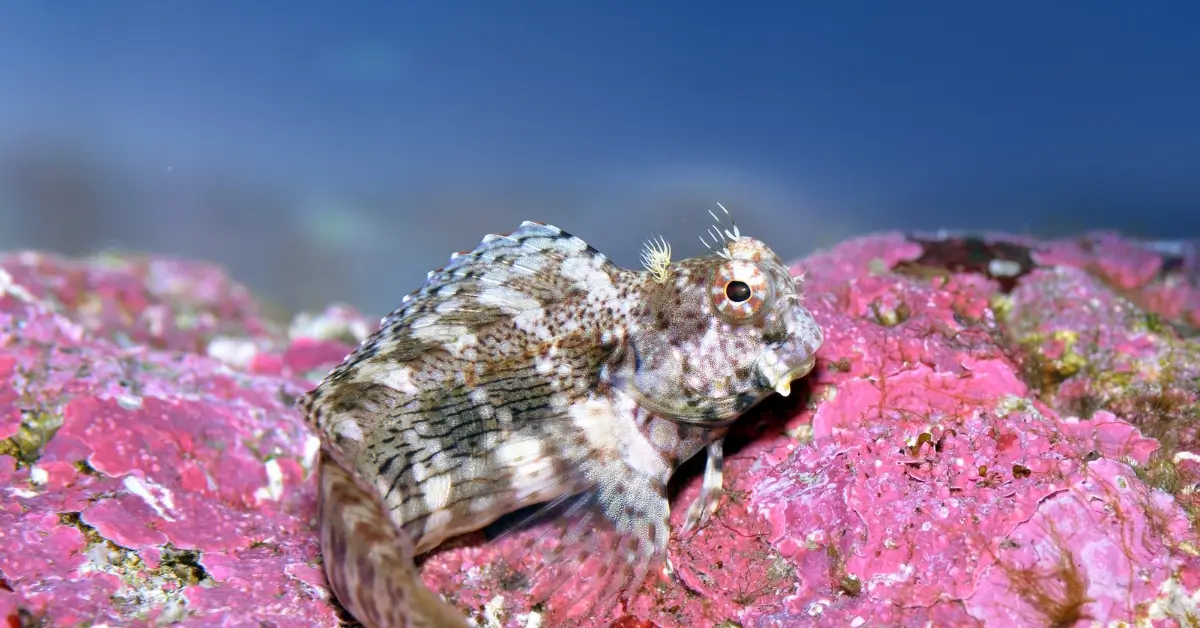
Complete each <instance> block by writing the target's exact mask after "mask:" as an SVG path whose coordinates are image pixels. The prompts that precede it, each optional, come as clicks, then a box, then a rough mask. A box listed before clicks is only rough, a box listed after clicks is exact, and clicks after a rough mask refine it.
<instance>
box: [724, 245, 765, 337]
mask: <svg viewBox="0 0 1200 628" xmlns="http://www.w3.org/2000/svg"><path fill="white" fill-rule="evenodd" d="M709 293H710V296H711V297H712V304H713V308H714V309H715V310H716V311H717V314H718V315H720V316H721V317H722V318H724V319H725V320H727V321H729V322H731V323H743V322H746V321H749V320H751V319H753V318H755V317H756V316H757V315H758V314H759V313H760V312H762V311H763V310H764V309H765V306H766V305H767V303H768V301H770V299H771V296H772V291H771V284H770V282H769V281H768V280H767V274H766V273H765V272H763V270H762V269H761V268H759V267H758V265H757V264H754V263H753V262H749V261H745V260H728V261H726V262H724V263H722V264H721V265H719V266H717V268H716V270H714V271H713V276H712V283H711V284H710V286H709Z"/></svg>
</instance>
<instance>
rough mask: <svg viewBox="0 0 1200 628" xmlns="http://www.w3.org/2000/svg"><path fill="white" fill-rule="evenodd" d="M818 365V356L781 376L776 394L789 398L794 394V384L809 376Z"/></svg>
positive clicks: (777, 383) (776, 385)
mask: <svg viewBox="0 0 1200 628" xmlns="http://www.w3.org/2000/svg"><path fill="white" fill-rule="evenodd" d="M816 363H817V359H816V356H812V357H809V358H808V359H807V360H805V361H803V362H801V363H800V364H798V365H796V366H795V367H793V368H792V369H791V370H789V371H788V372H786V373H784V374H783V375H781V376H780V377H779V379H777V380H775V392H777V393H779V394H780V395H783V396H784V397H786V396H788V395H789V394H790V393H791V392H792V382H793V381H795V380H797V379H800V378H801V377H804V376H805V375H808V373H809V371H811V370H813V366H814V365H816Z"/></svg>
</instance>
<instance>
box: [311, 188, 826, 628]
mask: <svg viewBox="0 0 1200 628" xmlns="http://www.w3.org/2000/svg"><path fill="white" fill-rule="evenodd" d="M718 207H719V208H720V209H721V210H722V211H723V212H724V218H721V217H720V216H718V215H717V214H716V213H715V212H712V211H710V212H709V213H710V214H711V215H712V216H713V218H714V220H716V224H715V225H714V226H713V227H712V228H710V229H709V230H708V235H709V239H705V237H704V236H701V241H702V242H704V244H705V246H706V247H707V249H708V252H707V253H706V254H703V255H698V256H695V257H691V258H687V259H682V260H678V261H673V260H672V259H671V255H672V252H671V246H670V244H669V243H668V242H667V241H666V239H665V238H662V237H659V238H657V239H655V240H651V241H648V242H647V243H646V245H645V248H644V249H643V252H642V264H643V267H642V268H641V269H627V268H623V267H621V266H618V265H617V264H615V263H614V262H613V261H611V260H610V259H609V258H608V257H606V256H605V255H604V254H602V253H601V252H599V251H598V250H596V249H595V248H593V247H592V246H591V245H589V244H588V243H587V242H585V241H584V240H582V239H580V238H578V237H576V236H574V235H571V234H570V233H567V232H566V231H563V230H562V229H560V228H558V227H555V226H553V225H549V224H545V223H541V222H534V221H526V222H523V223H521V225H520V226H519V228H517V229H516V230H514V231H512V232H510V233H507V234H493V235H488V236H486V237H484V238H483V240H482V241H481V242H480V243H479V245H478V246H476V247H475V248H474V249H472V250H469V251H463V252H459V253H455V254H454V255H452V256H451V259H450V261H449V263H447V264H446V265H445V266H444V267H442V268H440V269H437V270H434V271H432V272H430V273H429V274H428V276H427V278H426V280H425V282H424V283H423V285H421V286H420V287H419V288H417V289H416V290H414V291H413V292H411V293H409V294H408V295H407V296H405V297H404V298H403V299H402V302H401V304H400V305H399V307H397V308H396V309H395V310H394V311H393V312H391V313H390V314H389V315H387V316H386V317H384V318H383V319H382V320H381V321H380V325H379V328H378V329H377V330H375V332H374V333H373V334H371V335H370V336H369V337H367V338H366V339H365V340H364V341H363V342H362V343H361V344H360V346H359V347H358V348H356V349H355V350H354V351H353V352H352V353H351V354H350V355H348V356H347V357H346V359H345V360H344V361H343V362H342V363H341V364H339V365H338V366H336V367H335V368H333V369H332V370H331V371H330V372H329V373H328V374H327V375H326V376H325V378H324V379H323V380H322V381H321V382H320V383H319V384H318V385H316V387H315V388H313V389H312V390H310V391H308V392H307V393H306V394H305V395H303V396H302V397H301V398H300V399H299V401H298V403H299V406H300V409H301V411H302V412H303V414H304V415H305V417H306V421H307V422H308V425H309V426H310V427H311V428H312V429H313V430H314V431H315V432H316V434H317V435H318V436H319V437H320V440H321V448H320V455H319V462H318V465H317V475H318V480H317V485H318V486H317V490H318V503H319V505H318V520H319V533H320V546H321V553H322V560H323V567H324V572H325V576H326V579H327V581H328V584H329V588H330V590H331V591H332V593H333V595H334V597H335V598H336V599H337V601H338V602H339V604H340V605H341V606H342V607H343V608H344V609H345V610H346V612H348V613H349V614H350V615H352V616H353V617H354V618H355V619H356V620H357V621H358V622H360V623H362V624H363V625H364V626H368V627H371V628H393V627H425V626H452V627H462V626H467V625H469V624H468V622H467V615H466V614H465V613H464V612H463V611H462V610H460V609H458V608H455V607H454V606H453V605H451V604H450V603H448V602H447V601H446V600H444V599H443V598H442V597H441V596H439V595H437V594H436V593H434V592H433V591H432V590H430V589H429V588H428V587H427V586H426V585H425V583H424V582H423V581H422V579H421V577H420V573H419V569H418V567H417V566H416V559H417V557H419V556H421V555H423V554H425V553H427V552H429V551H430V550H432V549H434V548H436V547H438V546H439V545H441V544H442V543H444V542H445V541H447V540H448V539H450V538H453V537H455V536H458V535H462V534H466V533H468V532H472V531H477V530H480V529H483V528H485V527H486V526H489V525H491V524H493V523H494V522H496V521H497V520H498V519H500V518H501V517H504V516H506V515H509V514H510V513H514V512H516V511H519V510H522V509H526V508H530V507H535V506H538V505H541V506H543V507H547V506H548V505H555V504H560V505H561V504H565V503H570V504H571V508H572V509H573V510H572V516H573V517H574V519H573V520H574V521H575V522H576V523H575V524H574V525H573V528H572V529H573V531H574V532H575V534H574V535H573V536H571V537H570V540H572V542H575V543H582V544H583V545H581V547H586V548H588V549H587V551H585V552H582V554H587V555H590V556H591V557H592V558H593V559H595V558H598V559H600V560H601V561H602V565H603V567H604V568H603V572H604V573H603V574H602V575H603V578H602V580H603V581H604V582H602V583H601V584H598V585H597V587H598V588H597V589H596V590H595V591H594V599H595V600H608V599H612V596H614V595H620V594H628V593H629V592H631V591H635V590H636V588H637V587H639V586H640V585H641V584H642V583H643V582H644V580H645V578H646V577H647V575H648V574H649V573H651V571H653V570H654V569H656V568H659V567H661V568H662V569H663V570H664V571H665V572H667V573H672V571H671V570H672V569H673V568H672V567H671V565H670V561H669V560H668V559H667V556H666V553H667V546H668V543H669V541H670V539H671V529H670V525H669V516H670V504H669V502H668V498H667V483H668V481H669V480H670V478H671V476H672V474H673V473H674V472H675V470H676V469H678V468H679V466H680V465H681V464H683V463H684V462H686V461H687V460H689V459H690V458H692V457H694V456H696V455H698V454H699V453H700V452H701V451H704V452H706V456H707V461H706V465H705V469H704V475H703V480H702V486H701V491H700V494H699V496H698V497H697V498H696V500H695V501H694V502H693V503H692V504H691V505H690V507H689V509H688V511H687V514H686V517H685V523H684V526H683V529H682V531H681V532H680V533H681V534H685V535H686V534H689V533H694V531H695V530H697V529H699V528H700V527H702V526H704V525H705V524H706V523H707V521H708V520H709V518H710V517H711V516H712V515H713V513H714V511H715V509H716V508H717V506H718V504H719V501H720V495H721V492H722V489H723V474H722V462H723V443H724V438H725V436H726V434H727V433H728V430H729V428H730V426H731V425H732V424H733V423H734V422H735V421H736V420H737V419H738V418H739V417H741V416H742V415H744V414H745V413H746V412H747V411H748V410H750V409H751V408H753V407H755V406H756V405H758V404H759V403H760V402H762V401H763V400H764V399H765V398H767V397H769V396H771V395H774V394H778V395H785V396H786V395H788V394H789V393H790V390H791V385H792V382H793V381H795V380H798V379H800V378H803V377H804V376H805V375H807V374H808V373H809V372H810V371H811V370H812V369H813V368H814V364H815V360H816V354H817V351H818V349H819V348H820V346H821V344H822V342H823V340H824V336H823V331H822V329H821V328H820V326H819V325H818V324H817V322H816V320H815V319H814V318H813V316H812V314H811V312H809V310H808V309H807V308H806V307H805V306H804V299H803V292H802V287H803V277H802V276H793V275H792V274H791V273H790V272H789V269H788V266H787V265H786V264H785V263H784V262H783V260H782V259H781V258H780V257H779V256H778V255H777V254H776V253H775V252H774V251H773V250H772V249H771V248H770V247H768V246H767V245H766V244H765V243H764V242H762V241H761V240H759V239H756V238H753V237H749V236H746V235H743V234H742V233H741V231H740V229H739V228H738V226H737V223H736V222H735V221H734V220H733V217H732V215H731V214H730V213H729V211H728V210H727V209H725V207H724V206H723V205H720V204H718ZM725 221H728V223H729V224H728V225H726V224H725ZM592 532H595V534H591V533H592ZM601 533H603V534H601ZM600 538H609V539H613V540H614V542H613V543H611V544H605V545H599V544H598V541H597V540H596V539H600ZM560 558H561V557H560Z"/></svg>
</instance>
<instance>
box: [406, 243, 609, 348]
mask: <svg viewBox="0 0 1200 628" xmlns="http://www.w3.org/2000/svg"><path fill="white" fill-rule="evenodd" d="M619 271H620V269H619V268H618V267H617V266H616V265H615V264H613V263H612V261H610V260H609V259H608V258H607V257H606V256H605V255H604V254H603V253H601V252H599V251H597V250H596V249H595V248H593V247H592V246H590V245H589V244H588V243H587V242H585V241H583V240H582V239H580V238H578V237H576V236H573V235H571V234H569V233H567V232H565V231H563V230H562V229H559V228H558V227H554V226H552V225H547V224H543V223H538V222H532V221H526V222H523V223H521V226H520V228H518V229H517V230H515V231H513V232H511V233H507V234H491V235H488V236H486V237H484V238H483V240H482V241H481V242H480V243H479V245H478V246H476V247H475V248H474V249H472V250H470V251H466V252H460V253H455V254H454V255H452V256H451V258H450V262H449V263H448V264H447V265H446V266H444V267H442V268H440V269H438V270H435V271H433V272H430V273H429V275H428V276H427V278H426V281H425V284H424V285H423V286H422V287H421V288H420V289H418V290H417V291H416V292H414V293H413V294H410V295H409V296H407V297H405V300H404V303H403V304H401V306H400V307H399V308H397V309H396V311H394V312H392V313H391V314H390V315H389V316H388V317H387V318H385V319H384V321H383V324H384V326H389V325H391V326H395V325H399V326H404V325H406V324H411V325H413V326H414V327H417V326H426V327H427V326H431V325H436V324H439V322H441V323H446V324H450V325H453V326H456V327H461V326H463V324H464V323H467V324H473V325H486V324H488V323H492V322H497V321H498V320H499V319H504V318H513V317H515V316H518V315H520V314H522V313H524V312H529V311H532V310H537V309H542V308H549V307H553V306H555V305H558V304H561V303H563V302H565V301H568V300H571V299H580V298H583V297H585V296H590V297H591V298H592V299H593V300H596V299H604V298H607V297H610V296H616V285H615V284H616V282H615V274H616V273H617V272H619Z"/></svg>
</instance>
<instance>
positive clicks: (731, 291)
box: [725, 281, 753, 303]
mask: <svg viewBox="0 0 1200 628" xmlns="http://www.w3.org/2000/svg"><path fill="white" fill-rule="evenodd" d="M751 294H753V292H752V291H751V290H750V286H748V285H747V284H746V282H744V281H731V282H729V283H727V284H725V296H727V297H729V300H730V301H733V302H734V303H741V302H742V301H745V300H746V299H749V298H750V295H751Z"/></svg>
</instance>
